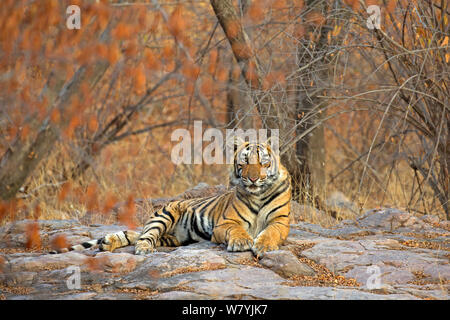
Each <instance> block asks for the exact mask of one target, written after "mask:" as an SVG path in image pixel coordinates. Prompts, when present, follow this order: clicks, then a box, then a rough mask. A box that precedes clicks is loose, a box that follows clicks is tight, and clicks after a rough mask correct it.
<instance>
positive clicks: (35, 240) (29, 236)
mask: <svg viewBox="0 0 450 320" xmlns="http://www.w3.org/2000/svg"><path fill="white" fill-rule="evenodd" d="M25 236H26V242H25V247H26V248H27V249H39V248H40V247H41V236H40V233H39V224H38V223H37V222H30V223H28V224H27V225H26V228H25Z"/></svg>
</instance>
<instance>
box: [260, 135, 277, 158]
mask: <svg viewBox="0 0 450 320" xmlns="http://www.w3.org/2000/svg"><path fill="white" fill-rule="evenodd" d="M263 145H265V146H266V148H267V149H268V150H270V151H272V152H275V153H276V154H278V151H279V145H280V140H279V137H278V135H274V136H270V137H269V138H268V139H267V140H266V142H264V143H263Z"/></svg>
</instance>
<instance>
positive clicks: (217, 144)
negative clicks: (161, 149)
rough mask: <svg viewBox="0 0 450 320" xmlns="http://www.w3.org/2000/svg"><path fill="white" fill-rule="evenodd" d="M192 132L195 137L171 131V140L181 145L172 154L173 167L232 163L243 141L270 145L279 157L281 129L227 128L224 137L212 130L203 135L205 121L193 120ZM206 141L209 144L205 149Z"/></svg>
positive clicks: (217, 130) (176, 146)
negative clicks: (175, 165)
mask: <svg viewBox="0 0 450 320" xmlns="http://www.w3.org/2000/svg"><path fill="white" fill-rule="evenodd" d="M193 131H194V136H193V137H192V136H191V132H190V131H189V130H187V129H176V130H174V131H173V132H172V135H171V136H170V140H171V141H172V142H178V143H177V144H176V145H175V146H174V147H173V148H172V152H171V159H172V162H173V163H174V164H177V165H179V164H201V163H205V164H224V163H226V164H232V163H233V162H234V152H235V146H236V145H237V146H239V144H241V143H243V142H244V141H248V142H250V143H267V144H268V145H269V146H270V148H271V150H272V152H273V153H274V154H276V155H278V154H279V149H280V142H279V130H278V129H258V130H256V129H247V130H243V129H226V133H225V137H224V136H223V132H222V130H220V129H216V128H209V129H206V130H205V131H204V132H203V125H202V121H194V130H193ZM268 134H270V139H269V136H268ZM204 142H210V143H209V144H208V145H207V146H205V147H203V143H204Z"/></svg>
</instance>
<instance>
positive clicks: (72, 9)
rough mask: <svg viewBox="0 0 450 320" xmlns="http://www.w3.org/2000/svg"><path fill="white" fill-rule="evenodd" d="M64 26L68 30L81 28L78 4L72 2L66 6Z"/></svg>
mask: <svg viewBox="0 0 450 320" xmlns="http://www.w3.org/2000/svg"><path fill="white" fill-rule="evenodd" d="M66 14H67V15H68V17H67V19H66V27H67V29H69V30H73V29H81V9H80V7H79V6H77V5H75V4H73V5H70V6H68V7H67V9H66Z"/></svg>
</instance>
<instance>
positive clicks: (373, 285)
mask: <svg viewBox="0 0 450 320" xmlns="http://www.w3.org/2000/svg"><path fill="white" fill-rule="evenodd" d="M366 273H369V274H370V276H369V277H368V278H367V281H366V287H367V289H370V290H372V289H381V269H380V267H379V266H376V265H373V266H369V267H367V270H366Z"/></svg>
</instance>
